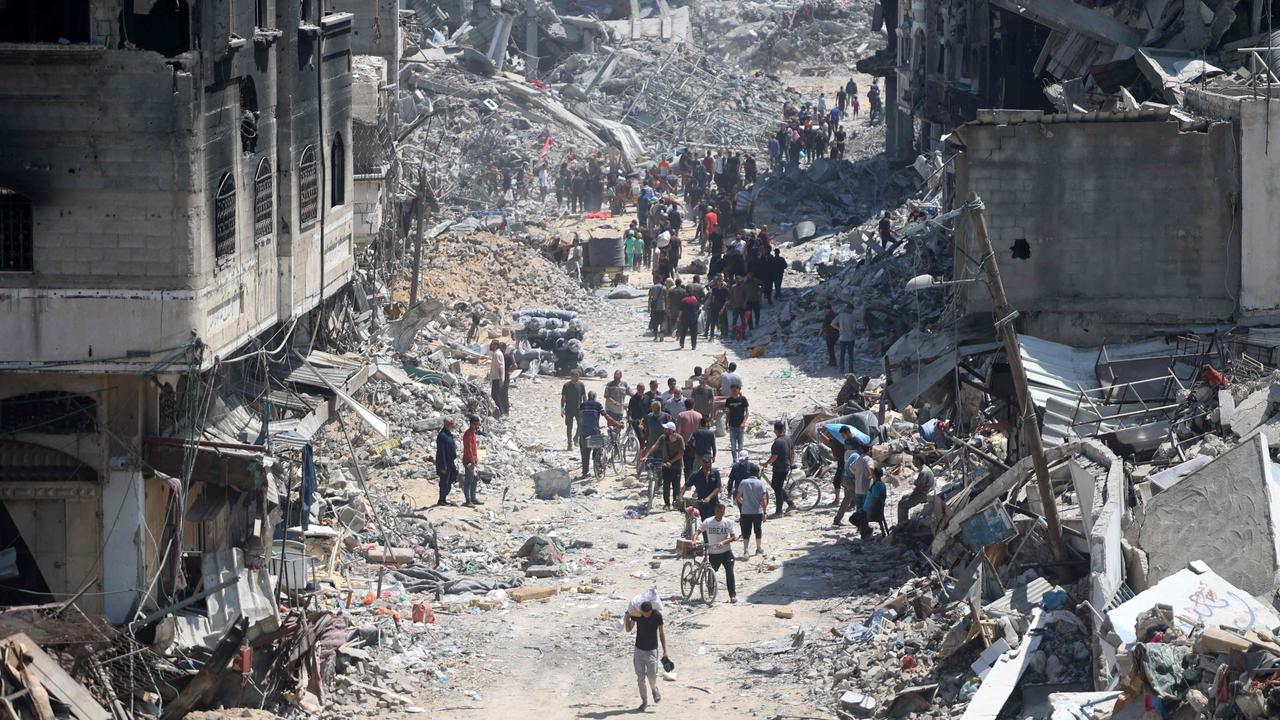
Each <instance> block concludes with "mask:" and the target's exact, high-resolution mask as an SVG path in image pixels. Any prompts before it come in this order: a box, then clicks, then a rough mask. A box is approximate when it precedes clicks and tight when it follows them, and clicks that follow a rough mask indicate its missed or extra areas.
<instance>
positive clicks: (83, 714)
mask: <svg viewBox="0 0 1280 720" xmlns="http://www.w3.org/2000/svg"><path fill="white" fill-rule="evenodd" d="M4 642H5V643H6V644H14V645H17V646H18V647H19V648H20V649H21V651H22V654H23V655H25V656H26V658H27V660H28V668H29V670H30V671H31V673H32V675H33V676H34V677H35V678H36V679H37V680H39V684H40V685H42V686H43V687H44V688H45V690H47V691H48V692H49V694H50V695H52V696H53V697H55V698H57V699H58V702H60V703H62V704H63V705H66V706H67V707H68V708H69V709H70V710H71V714H72V716H74V717H76V718H78V719H79V720H112V716H111V713H109V712H107V710H106V709H105V708H103V707H102V706H101V705H99V704H98V701H97V700H94V699H93V696H92V695H90V694H89V691H88V690H85V689H84V686H83V685H81V684H80V683H78V682H76V680H75V678H73V677H71V675H70V674H68V673H67V671H66V670H63V669H62V666H61V665H59V664H58V663H57V662H56V661H55V660H54V659H53V658H51V657H49V656H48V655H47V654H45V652H44V651H43V650H41V649H40V647H39V646H37V645H36V644H35V643H34V642H32V641H31V638H29V637H27V636H26V635H25V634H23V633H17V634H16V635H10V636H9V637H7V638H5V641H4Z"/></svg>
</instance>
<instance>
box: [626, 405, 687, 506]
mask: <svg viewBox="0 0 1280 720" xmlns="http://www.w3.org/2000/svg"><path fill="white" fill-rule="evenodd" d="M654 453H656V454H657V457H659V458H661V459H662V506H663V508H664V509H666V510H670V509H671V495H672V494H673V493H674V494H675V495H676V497H677V498H678V497H679V496H680V470H681V468H682V466H683V465H684V438H682V437H680V433H678V432H676V424H675V423H673V422H668V423H665V424H664V425H663V426H662V436H661V437H659V438H658V439H657V440H656V441H654V443H653V444H652V445H650V446H649V447H647V448H645V451H644V452H642V453H640V457H638V458H636V465H637V466H639V467H644V459H645V458H647V457H649V455H650V454H654Z"/></svg>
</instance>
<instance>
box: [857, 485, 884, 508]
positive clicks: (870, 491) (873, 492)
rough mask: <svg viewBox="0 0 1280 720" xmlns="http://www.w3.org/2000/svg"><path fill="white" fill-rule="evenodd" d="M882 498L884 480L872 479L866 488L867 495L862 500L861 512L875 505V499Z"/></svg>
mask: <svg viewBox="0 0 1280 720" xmlns="http://www.w3.org/2000/svg"><path fill="white" fill-rule="evenodd" d="M883 499H884V481H883V480H878V479H877V480H874V481H872V483H871V487H869V488H867V497H866V499H865V500H863V501H862V512H865V513H869V512H871V510H872V508H874V507H875V506H876V501H877V500H883Z"/></svg>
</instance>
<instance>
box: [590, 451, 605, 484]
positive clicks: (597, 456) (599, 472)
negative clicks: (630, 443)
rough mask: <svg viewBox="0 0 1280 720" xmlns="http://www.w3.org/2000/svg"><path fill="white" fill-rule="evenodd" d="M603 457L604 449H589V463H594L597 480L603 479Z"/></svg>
mask: <svg viewBox="0 0 1280 720" xmlns="http://www.w3.org/2000/svg"><path fill="white" fill-rule="evenodd" d="M604 459H605V458H604V450H602V449H600V448H594V449H592V450H591V463H592V464H593V465H595V468H596V479H597V480H602V479H604Z"/></svg>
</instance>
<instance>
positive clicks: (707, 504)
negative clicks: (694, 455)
mask: <svg viewBox="0 0 1280 720" xmlns="http://www.w3.org/2000/svg"><path fill="white" fill-rule="evenodd" d="M714 463H715V458H714V456H712V455H710V454H707V455H703V456H702V461H701V464H700V465H699V466H698V469H697V470H696V471H695V472H693V473H692V474H691V475H689V478H688V479H687V480H685V481H684V487H682V488H680V495H681V497H683V496H684V494H685V493H686V492H689V488H693V489H694V493H695V494H696V495H697V499H696V501H695V502H697V504H698V516H699V517H701V518H704V519H705V518H709V517H711V516H712V515H714V514H715V511H716V505H718V504H720V489H721V487H720V485H721V483H720V471H719V470H717V469H715V468H714V467H713V466H712V465H713V464H714Z"/></svg>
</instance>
